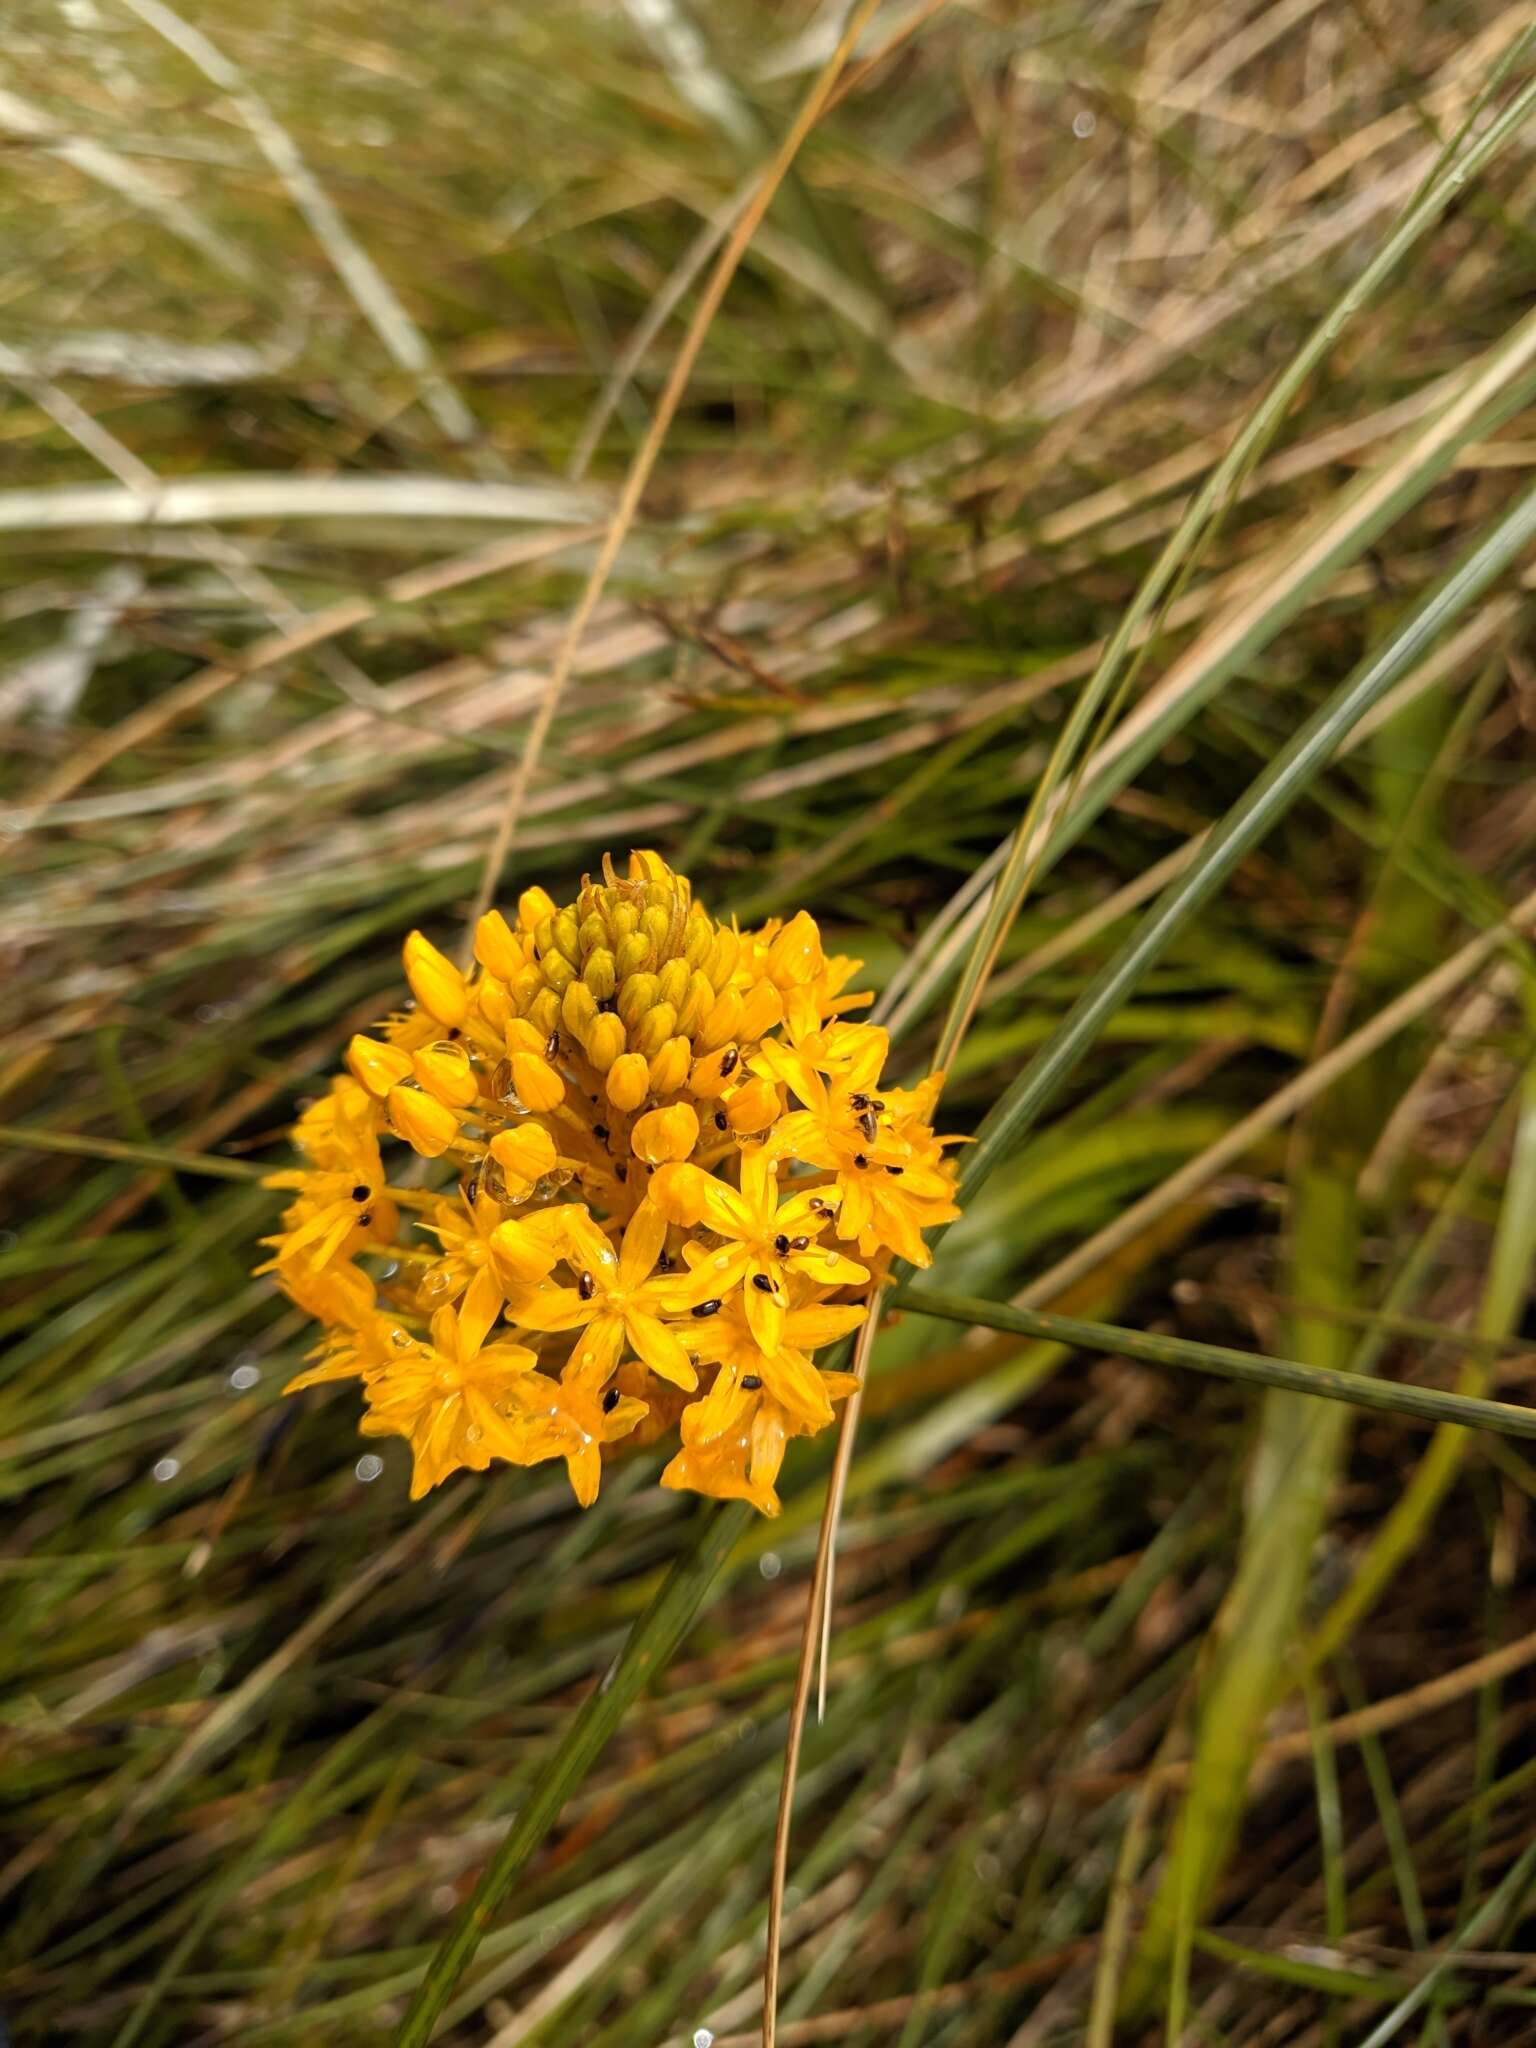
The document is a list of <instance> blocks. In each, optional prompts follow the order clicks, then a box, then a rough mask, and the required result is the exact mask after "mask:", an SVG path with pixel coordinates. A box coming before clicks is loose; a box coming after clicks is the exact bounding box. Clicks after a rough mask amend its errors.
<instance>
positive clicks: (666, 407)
mask: <svg viewBox="0 0 1536 2048" xmlns="http://www.w3.org/2000/svg"><path fill="white" fill-rule="evenodd" d="M878 5H879V0H859V4H858V5H857V6H856V7H855V8H854V9H853V11H852V13H851V14H850V15H849V18H848V21H847V24H846V25H845V27H844V29H843V32H842V35H841V37H840V38H839V40H838V44H837V47H836V49H835V50H834V51H833V53H832V55H831V57H830V58H829V59H828V60H827V64H826V67H825V69H824V70H823V71H822V73H821V75H820V76H819V77H818V78H817V80H816V82H815V84H814V85H813V86H812V87H811V90H810V91H809V92H808V93H807V94H806V97H805V99H804V100H803V101H802V103H801V106H800V111H799V113H798V114H797V115H796V116H795V119H794V121H793V122H792V123H791V125H790V127H789V130H788V132H787V133H786V134H785V137H784V140H783V141H782V142H781V143H780V145H779V147H778V150H777V152H776V153H775V155H774V158H773V161H772V162H771V163H770V164H769V166H768V168H767V170H766V171H765V172H764V173H763V175H762V178H761V179H760V180H759V183H758V186H757V190H756V191H755V192H754V194H753V195H752V198H751V199H750V200H749V201H748V202H747V205H746V207H745V208H744V209H743V211H742V214H741V216H740V218H739V219H738V220H737V222H736V224H735V226H734V227H733V228H732V229H731V232H730V234H729V236H728V237H727V238H726V242H725V245H724V247H723V248H722V249H721V251H720V254H719V256H718V257H717V258H716V261H715V265H714V268H713V269H712V270H711V272H710V274H709V280H708V282H707V283H706V284H705V286H704V289H703V291H702V292H701V293H700V295H699V303H698V305H697V306H696V307H695V308H694V311H693V317H692V319H691V320H690V321H689V323H688V328H687V332H686V333H685V334H684V336H683V341H682V346H681V347H680V348H679V349H678V352H677V354H676V356H675V357H674V359H673V363H672V368H671V370H670V372H669V373H668V376H667V381H666V384H665V385H664V386H663V388H662V393H661V397H660V398H659V400H658V401H657V405H656V410H655V412H654V414H653V415H652V417H651V423H650V425H649V427H648V428H647V429H646V434H645V439H644V440H643V441H642V442H641V443H640V446H639V447H638V448H637V449H636V450H635V454H634V459H633V460H632V461H631V463H630V465H629V470H628V473H627V475H626V476H625V478H624V483H623V487H622V489H621V490H620V492H619V501H618V504H617V505H616V506H615V507H614V513H613V518H612V520H611V521H610V523H609V527H608V531H607V533H606V534H605V536H604V538H603V544H602V546H601V547H600V548H599V549H598V552H597V560H596V561H595V562H594V563H593V565H592V570H591V573H590V575H589V576H588V577H587V581H586V585H585V588H584V589H583V590H582V593H581V596H580V597H579V598H578V599H577V602H576V608H575V610H574V611H573V612H572V614H571V617H570V622H569V624H568V625H567V626H566V629H565V631H564V633H563V634H562V635H561V638H560V645H559V646H558V648H557V649H556V650H555V659H554V663H553V665H552V666H551V669H550V673H549V681H548V682H547V683H546V684H545V686H544V693H543V696H542V697H541V698H540V701H539V708H538V710H537V712H536V713H535V715H534V719H533V723H532V725H531V726H530V727H529V729H528V733H527V737H526V738H525V739H524V741H523V750H522V752H521V754H520V755H519V756H518V761H517V766H516V768H515V769H514V770H513V771H512V779H511V782H510V783H509V785H508V788H507V794H506V800H505V803H504V805H503V807H502V810H501V814H500V816H499V818H498V819H497V822H496V835H495V837H494V839H493V840H492V841H491V847H490V851H489V852H488V853H487V855H486V857H485V868H484V871H483V872H482V874H481V877H480V887H479V890H478V891H477V893H476V896H475V903H474V908H473V910H472V912H471V913H470V919H469V923H470V927H471V929H473V927H474V925H475V924H477V923H478V922H479V920H480V919H481V918H482V917H483V916H484V915H485V913H486V911H487V910H489V908H490V907H491V903H492V901H493V900H494V898H495V895H496V891H497V888H498V885H499V884H500V881H501V876H502V872H503V870H504V869H505V867H506V864H507V857H508V855H509V854H510V852H511V850H512V842H513V839H514V838H515V836H516V833H517V827H518V821H519V819H520V818H521V817H522V813H523V805H524V803H525V802H526V800H527V796H528V791H529V788H530V787H531V785H532V782H533V777H534V775H535V774H536V773H537V771H538V766H539V761H540V758H541V756H542V755H543V752H544V745H545V742H546V740H547V739H548V737H549V730H550V727H551V725H552V724H553V723H554V718H555V713H556V711H557V710H558V709H559V705H560V698H561V695H562V694H563V692H564V690H565V686H566V683H567V682H568V681H569V680H570V674H571V669H572V668H573V666H574V665H575V661H576V655H577V653H578V651H579V649H580V647H581V643H582V640H583V639H584V637H585V635H586V631H587V627H588V626H589V625H590V624H591V620H592V614H593V613H594V612H595V611H596V609H597V604H598V600H599V599H600V598H601V596H602V594H603V592H604V590H605V589H606V588H607V585H608V578H609V576H610V575H611V574H612V573H613V567H614V564H615V563H616V562H617V561H618V559H619V552H620V550H621V549H622V547H623V545H624V542H625V539H626V538H627V536H628V534H629V529H630V527H631V526H632V525H633V523H634V518H635V514H636V513H637V512H638V511H639V509H640V500H641V498H642V497H643V496H644V495H645V487H646V485H647V484H648V483H649V482H650V478H651V472H652V470H653V469H654V468H655V467H656V458H657V456H658V455H660V453H661V451H662V447H663V445H664V444H665V442H666V438H667V435H668V433H669V431H670V430H671V426H672V421H673V419H674V417H675V416H676V413H677V408H678V406H679V405H680V404H681V403H682V399H683V393H684V392H685V391H686V390H687V388H688V380H689V379H690V377H692V375H693V367H694V364H695V363H696V362H697V361H698V359H699V351H700V350H701V349H702V348H703V346H704V341H705V337H706V336H707V335H708V333H709V329H710V323H711V322H712V321H713V319H714V317H715V315H716V313H717V312H718V311H719V310H720V306H721V303H722V302H723V300H724V298H725V295H726V292H727V291H728V290H729V289H730V283H731V279H732V278H733V277H734V276H735V275H736V270H737V266H738V265H739V264H740V262H741V259H742V257H743V256H744V255H745V254H746V252H747V249H748V246H749V245H750V243H751V240H752V237H753V235H754V234H755V233H756V232H757V229H758V227H759V225H760V224H761V222H762V220H763V218H764V216H765V215H766V213H767V211H768V209H769V207H770V206H771V205H772V204H773V200H774V195H775V194H776V193H777V192H778V190H779V187H780V186H781V185H782V184H783V182H784V180H785V178H786V176H787V175H788V173H789V169H790V166H791V165H792V164H793V163H794V161H795V158H796V157H797V156H798V155H799V153H800V149H801V147H802V145H803V144H804V142H805V140H806V138H807V136H809V134H810V133H811V130H812V129H813V128H814V127H815V126H816V123H817V121H818V120H820V118H821V115H822V113H823V111H824V110H825V108H826V105H827V102H828V99H829V98H830V96H831V92H832V88H833V87H834V85H835V84H836V83H837V80H838V78H839V77H840V76H841V74H842V71H843V67H844V65H845V64H846V63H847V60H848V55H849V52H850V51H851V50H852V49H853V48H854V46H855V44H856V43H857V42H858V39H859V37H860V36H861V35H862V34H863V32H864V27H865V24H866V23H867V22H868V21H869V20H870V19H871V17H872V16H873V15H874V12H875V9H876V7H877V6H878Z"/></svg>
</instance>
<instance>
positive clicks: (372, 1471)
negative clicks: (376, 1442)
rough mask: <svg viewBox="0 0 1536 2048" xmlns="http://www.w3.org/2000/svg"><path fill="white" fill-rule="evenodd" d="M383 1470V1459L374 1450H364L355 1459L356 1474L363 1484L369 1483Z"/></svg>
mask: <svg viewBox="0 0 1536 2048" xmlns="http://www.w3.org/2000/svg"><path fill="white" fill-rule="evenodd" d="M383 1470H384V1460H383V1459H382V1458H381V1457H380V1456H379V1455H378V1453H377V1452H376V1451H365V1452H364V1453H363V1455H362V1457H360V1458H359V1459H358V1461H357V1476H358V1478H359V1479H361V1481H362V1482H363V1484H364V1486H368V1485H371V1484H372V1482H373V1481H374V1480H375V1479H377V1478H378V1476H379V1474H380V1473H381V1472H382V1471H383Z"/></svg>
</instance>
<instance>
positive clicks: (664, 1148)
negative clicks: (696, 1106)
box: [630, 1102, 699, 1166]
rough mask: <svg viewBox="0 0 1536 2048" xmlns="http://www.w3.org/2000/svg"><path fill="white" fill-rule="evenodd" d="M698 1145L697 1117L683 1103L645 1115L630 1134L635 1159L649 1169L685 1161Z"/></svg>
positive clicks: (651, 1111) (676, 1103)
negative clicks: (642, 1160) (680, 1160)
mask: <svg viewBox="0 0 1536 2048" xmlns="http://www.w3.org/2000/svg"><path fill="white" fill-rule="evenodd" d="M698 1142H699V1119H698V1115H697V1113H696V1112H695V1111H694V1110H692V1109H691V1108H690V1107H689V1106H688V1104H687V1103H686V1102H674V1103H672V1104H671V1105H670V1107H668V1108H666V1109H653V1110H650V1111H648V1112H647V1114H646V1115H644V1116H643V1117H641V1118H640V1120H639V1122H638V1123H637V1124H636V1125H635V1128H634V1130H633V1131H632V1132H631V1133H630V1143H631V1145H632V1146H633V1147H634V1152H635V1157H636V1158H637V1159H644V1160H645V1161H646V1162H647V1163H648V1164H649V1165H651V1166H660V1165H661V1164H662V1163H663V1161H664V1160H670V1159H686V1158H687V1157H688V1154H689V1153H690V1152H691V1151H692V1150H693V1148H694V1146H695V1145H696V1144H697V1143H698Z"/></svg>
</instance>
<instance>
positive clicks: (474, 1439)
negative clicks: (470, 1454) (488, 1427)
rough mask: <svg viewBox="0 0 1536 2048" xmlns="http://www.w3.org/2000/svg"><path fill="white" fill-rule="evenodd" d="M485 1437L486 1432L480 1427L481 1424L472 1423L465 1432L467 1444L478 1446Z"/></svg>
mask: <svg viewBox="0 0 1536 2048" xmlns="http://www.w3.org/2000/svg"><path fill="white" fill-rule="evenodd" d="M484 1435H485V1431H484V1430H483V1429H482V1428H481V1427H480V1425H479V1423H478V1422H472V1423H471V1424H470V1425H469V1427H468V1429H466V1430H465V1432H464V1441H465V1443H467V1444H477V1443H479V1441H480V1439H481V1437H483V1436H484Z"/></svg>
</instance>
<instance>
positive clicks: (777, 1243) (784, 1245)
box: [773, 1230, 789, 1259]
mask: <svg viewBox="0 0 1536 2048" xmlns="http://www.w3.org/2000/svg"><path fill="white" fill-rule="evenodd" d="M773 1248H774V1250H775V1251H776V1252H777V1253H778V1255H779V1257H780V1258H781V1259H782V1258H784V1257H786V1256H787V1254H788V1252H789V1239H788V1238H787V1237H786V1236H785V1235H784V1233H783V1231H782V1230H781V1231H780V1232H779V1234H778V1236H777V1237H776V1238H775V1239H774V1240H773Z"/></svg>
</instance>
